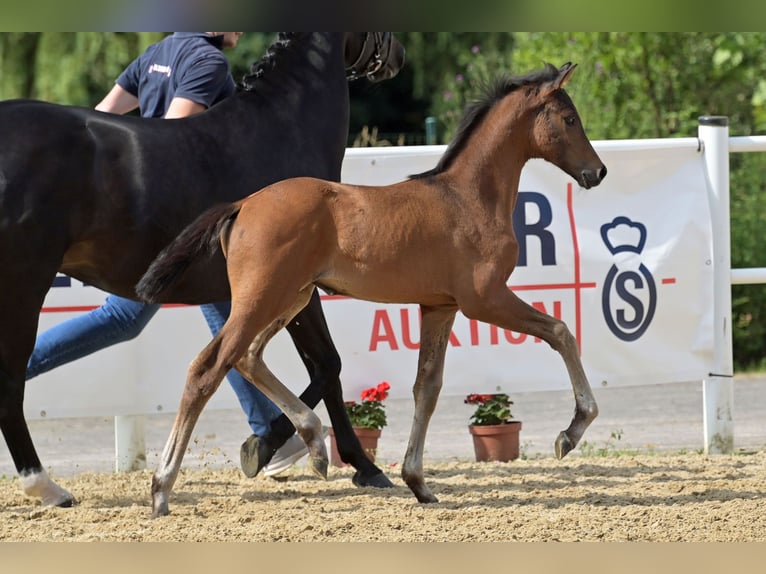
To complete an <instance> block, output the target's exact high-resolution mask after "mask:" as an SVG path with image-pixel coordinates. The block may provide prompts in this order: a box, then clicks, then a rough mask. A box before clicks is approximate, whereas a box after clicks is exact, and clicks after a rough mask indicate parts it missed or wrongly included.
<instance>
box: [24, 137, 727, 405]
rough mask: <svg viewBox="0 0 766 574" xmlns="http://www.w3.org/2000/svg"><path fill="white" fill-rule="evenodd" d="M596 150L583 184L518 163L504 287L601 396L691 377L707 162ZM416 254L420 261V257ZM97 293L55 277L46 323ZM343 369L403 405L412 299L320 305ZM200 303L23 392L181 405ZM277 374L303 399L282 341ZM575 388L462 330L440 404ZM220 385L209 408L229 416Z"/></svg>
mask: <svg viewBox="0 0 766 574" xmlns="http://www.w3.org/2000/svg"><path fill="white" fill-rule="evenodd" d="M609 143H611V142H604V143H603V145H601V146H600V145H599V143H598V142H596V144H595V147H596V150H597V151H598V152H599V154H600V155H601V158H602V159H603V161H604V163H605V164H606V166H607V168H608V170H609V174H608V176H607V177H606V179H605V180H604V182H603V183H602V184H601V185H600V186H599V187H597V188H594V189H591V190H584V189H581V188H579V187H578V186H577V184H576V183H575V182H574V181H573V180H572V179H571V178H570V177H568V176H567V175H566V174H564V173H563V172H561V171H560V170H558V169H557V168H555V167H554V166H552V165H550V164H547V163H545V162H543V161H532V162H530V163H529V164H527V166H526V167H525V168H524V171H523V173H522V177H521V183H520V187H519V199H518V202H517V206H516V210H515V213H514V226H515V230H516V233H517V238H518V241H519V246H520V256H519V261H518V265H517V268H516V270H515V271H514V273H513V274H512V276H511V277H510V278H509V282H508V286H509V288H510V289H512V290H514V292H515V293H516V294H517V295H518V296H519V297H521V298H522V299H524V300H525V301H527V302H528V303H530V304H531V305H534V306H535V307H537V308H539V309H540V310H543V311H545V312H547V313H549V314H551V315H554V316H556V317H558V318H560V319H562V320H563V321H564V322H566V324H567V325H568V326H569V329H570V330H571V331H572V333H573V334H574V335H575V336H576V338H577V340H578V342H579V344H580V348H581V355H582V359H583V364H584V367H585V371H586V373H587V374H588V377H589V379H590V381H591V385H593V386H594V387H595V386H602V385H608V386H616V385H638V384H655V383H667V382H678V381H689V380H699V379H702V378H704V377H705V376H707V374H708V373H709V372H710V365H711V362H712V357H713V334H712V321H713V315H712V307H713V305H712V301H713V269H712V238H711V230H710V216H709V208H708V201H707V194H706V182H705V170H704V164H703V158H702V154H701V153H700V152H698V151H697V149H696V147H693V146H688V147H681V146H668V147H667V148H661V147H660V148H649V149H640V148H639V149H627V148H626V147H620V146H610V145H608V144H609ZM443 149H444V148H443V147H442V146H420V147H408V148H368V149H350V150H348V153H347V155H346V160H345V162H344V166H343V176H342V178H343V181H346V182H350V183H361V184H370V185H380V184H389V183H394V182H397V181H400V180H402V179H404V178H406V177H407V176H408V175H410V174H414V173H418V172H422V171H425V170H428V169H430V168H431V167H433V166H434V165H435V163H436V162H437V161H438V158H439V156H440V154H441V153H442V152H443ZM423 257H424V258H427V257H429V254H428V253H427V252H425V253H423ZM105 296H106V294H105V293H103V292H101V291H99V290H97V289H94V288H92V287H86V286H83V285H82V284H81V283H79V282H78V281H75V280H70V279H69V278H67V277H64V276H60V277H59V278H57V282H56V285H55V286H54V287H53V288H52V289H51V290H50V292H49V294H48V297H47V298H46V301H45V305H44V308H43V312H42V313H41V316H40V329H41V330H42V329H47V328H49V327H51V326H53V325H55V324H57V323H60V322H62V321H65V320H66V319H69V318H71V317H73V316H75V315H77V314H78V313H83V312H87V311H88V310H89V309H91V308H93V307H95V306H98V305H99V304H100V303H101V302H103V300H104V298H105ZM323 307H324V312H325V315H326V317H327V321H328V324H329V326H330V332H331V333H332V336H333V339H334V341H335V344H336V346H337V348H338V350H339V352H340V355H341V358H342V360H343V372H342V380H343V385H344V395H345V397H346V399H347V400H352V399H354V400H356V399H358V397H359V392H360V391H361V390H362V389H363V388H367V387H370V386H373V385H376V384H377V383H379V382H380V381H383V380H386V381H388V382H389V383H390V384H391V395H392V396H396V397H411V391H412V384H413V382H414V377H415V371H416V365H417V353H418V340H419V312H418V306H417V305H383V304H377V303H369V302H363V301H355V300H351V299H347V298H344V297H331V296H327V295H325V296H323ZM209 339H210V333H209V331H208V328H207V324H206V323H205V321H204V319H203V317H202V314H201V312H200V311H199V309H198V308H196V307H182V306H172V307H167V308H163V309H162V310H161V311H160V312H159V313H158V314H157V315H156V316H155V318H154V319H153V320H152V321H151V322H150V324H149V325H148V326H147V328H146V329H145V330H144V332H143V333H142V334H141V335H140V336H139V337H137V338H136V339H135V340H133V341H130V342H128V343H123V344H121V345H117V346H115V347H112V348H110V349H107V350H104V351H101V352H98V353H95V354H93V355H91V356H89V357H87V358H85V359H81V360H79V361H76V362H74V363H71V364H69V365H66V366H64V367H60V368H58V369H55V370H54V371H51V372H50V373H47V374H45V375H41V376H40V377H38V378H36V379H33V380H32V381H30V382H29V383H28V384H27V392H26V399H25V412H26V414H27V416H28V417H30V418H38V417H45V416H91V415H105V416H109V415H115V414H140V413H155V412H161V411H175V410H176V408H177V405H178V402H179V400H180V397H181V392H182V388H183V384H184V380H185V374H186V368H187V366H188V364H189V361H190V360H191V359H192V358H193V357H194V356H195V355H196V353H197V352H199V351H200V350H201V349H202V347H203V346H204V345H205V344H206V343H207V342H208V341H209ZM266 358H267V361H268V363H269V365H270V367H271V368H272V369H273V370H274V372H275V373H276V374H277V375H278V376H280V377H281V378H282V380H283V381H284V382H285V383H286V384H287V385H288V386H289V387H290V388H292V389H293V390H294V391H296V392H300V391H301V390H302V389H303V388H304V386H305V385H306V384H307V383H308V377H307V375H306V372H305V370H304V368H303V365H302V362H301V361H300V360H299V358H298V356H297V354H296V352H295V349H294V347H293V346H292V343H291V341H290V338H289V336H288V335H287V333H286V332H282V333H280V334H279V335H278V336H277V337H275V339H274V340H273V341H272V343H271V344H270V345H269V347H268V348H267V351H266ZM498 387H499V388H501V389H502V391H503V392H508V393H514V392H521V391H534V390H560V389H568V388H570V385H569V379H568V376H567V373H566V370H565V368H564V363H563V361H562V360H561V358H560V356H559V355H558V354H557V353H556V352H555V351H553V350H552V349H551V348H550V347H549V346H548V345H547V344H546V343H544V342H541V341H539V340H535V339H534V338H533V337H529V336H526V335H524V334H522V333H513V332H506V331H503V330H501V329H497V328H495V327H493V326H490V325H487V324H483V323H477V322H475V321H469V320H467V319H466V318H465V317H463V316H462V315H461V314H458V317H457V319H456V321H455V325H454V328H453V333H452V337H451V339H450V345H449V347H448V350H447V361H446V367H445V376H444V387H443V389H442V394H456V395H463V394H467V393H472V392H479V393H481V392H492V391H494V390H496V389H497V388H498ZM236 406H237V401H236V398H235V396H234V393H233V392H232V391H231V389H230V388H229V386H228V385H227V384H226V383H223V384H222V386H221V389H220V390H219V391H218V393H217V394H216V395H215V396H214V397H213V398H212V399H211V402H210V403H209V406H208V407H207V408H231V407H236Z"/></svg>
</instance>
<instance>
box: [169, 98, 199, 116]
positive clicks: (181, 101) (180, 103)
mask: <svg viewBox="0 0 766 574" xmlns="http://www.w3.org/2000/svg"><path fill="white" fill-rule="evenodd" d="M206 109H207V108H206V107H205V106H203V105H202V104H200V103H197V102H195V101H193V100H190V99H187V98H180V97H176V98H173V99H172V100H171V101H170V106H168V111H167V112H165V119H166V120H170V119H173V118H185V117H187V116H193V115H194V114H198V113H200V112H204V111H205V110H206Z"/></svg>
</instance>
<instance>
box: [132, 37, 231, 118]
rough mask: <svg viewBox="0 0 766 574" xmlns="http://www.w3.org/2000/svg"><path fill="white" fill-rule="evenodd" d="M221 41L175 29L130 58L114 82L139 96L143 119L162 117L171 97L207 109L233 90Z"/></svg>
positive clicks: (217, 38)
mask: <svg viewBox="0 0 766 574" xmlns="http://www.w3.org/2000/svg"><path fill="white" fill-rule="evenodd" d="M222 40H223V38H222V37H221V36H209V35H207V34H205V33H204V32H175V33H174V34H172V35H170V36H168V37H167V38H164V39H163V40H162V41H160V42H157V43H156V44H152V45H151V46H149V47H148V48H147V49H146V51H145V52H144V53H143V54H141V55H140V56H139V57H138V58H136V59H135V60H133V62H131V64H130V65H129V66H128V67H127V68H126V69H125V71H124V72H123V73H122V74H120V76H119V77H118V78H117V84H119V85H120V86H121V87H122V88H123V89H124V90H126V91H128V92H129V93H131V94H133V95H134V96H137V97H138V108H139V110H140V112H141V116H143V117H145V118H161V117H164V116H165V113H166V112H167V111H168V107H169V106H170V102H171V101H172V100H173V98H174V97H181V98H186V99H189V100H192V101H193V102H196V103H198V104H202V105H203V106H205V107H208V108H209V107H210V106H212V105H213V104H216V103H218V102H220V101H221V100H223V99H225V98H227V97H229V96H230V95H231V94H233V93H234V92H235V91H236V85H235V84H234V79H233V78H232V76H231V72H230V71H229V61H228V59H227V58H226V56H224V54H223V52H222V51H221V42H222Z"/></svg>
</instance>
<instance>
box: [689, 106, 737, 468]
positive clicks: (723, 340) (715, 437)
mask: <svg viewBox="0 0 766 574" xmlns="http://www.w3.org/2000/svg"><path fill="white" fill-rule="evenodd" d="M698 135H699V139H700V141H701V143H702V147H703V158H704V161H705V173H706V175H707V193H708V202H709V204H710V216H711V223H712V233H713V289H714V294H713V329H714V335H713V343H714V349H713V368H712V371H711V372H710V374H709V375H708V377H707V378H706V379H705V380H704V381H703V383H702V385H703V386H702V399H703V403H704V405H703V408H704V417H703V424H704V440H705V453H706V454H729V453H731V452H733V451H734V424H733V414H732V410H733V406H734V378H733V377H734V357H733V350H732V333H731V331H732V323H731V231H730V219H729V118H727V117H725V116H702V117H700V118H699V127H698Z"/></svg>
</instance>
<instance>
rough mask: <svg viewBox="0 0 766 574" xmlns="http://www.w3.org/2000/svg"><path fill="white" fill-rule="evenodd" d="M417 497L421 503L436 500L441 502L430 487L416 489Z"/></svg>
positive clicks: (429, 502)
mask: <svg viewBox="0 0 766 574" xmlns="http://www.w3.org/2000/svg"><path fill="white" fill-rule="evenodd" d="M415 498H417V499H418V502H420V503H421V504H433V503H435V502H439V499H438V498H436V496H434V494H433V492H431V491H430V490H428V489H424V490H420V491H416V492H415Z"/></svg>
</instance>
